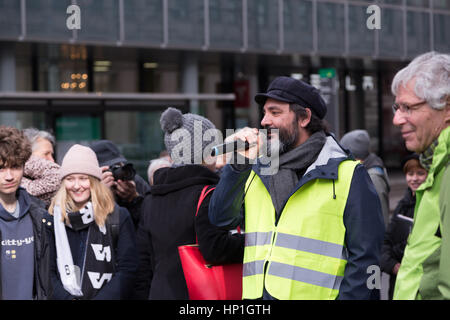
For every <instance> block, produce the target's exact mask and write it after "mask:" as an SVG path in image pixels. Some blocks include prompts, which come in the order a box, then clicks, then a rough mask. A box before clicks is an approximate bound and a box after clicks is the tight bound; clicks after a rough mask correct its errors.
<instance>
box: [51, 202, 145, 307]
mask: <svg viewBox="0 0 450 320" xmlns="http://www.w3.org/2000/svg"><path fill="white" fill-rule="evenodd" d="M119 210H120V211H119V231H118V235H119V236H118V238H117V240H116V241H114V240H113V241H114V242H115V243H114V246H115V248H114V251H115V263H116V272H115V273H114V276H113V277H112V279H111V280H110V281H109V282H108V283H107V284H106V285H105V286H104V287H102V289H101V290H100V291H99V292H98V293H97V295H96V296H95V297H94V298H93V300H119V299H120V300H125V299H129V298H130V297H131V294H132V293H131V292H132V290H133V287H134V280H135V277H134V275H135V273H136V270H137V266H138V257H137V251H136V239H135V230H134V226H133V222H132V220H131V216H130V214H129V213H128V211H127V210H126V209H125V208H120V209H119ZM45 219H46V220H47V221H48V222H50V223H49V224H48V225H47V226H46V228H45V232H46V235H47V239H48V243H49V246H48V247H49V252H50V254H49V257H50V259H49V261H50V263H49V278H50V281H51V283H52V287H53V292H52V295H51V299H54V300H73V299H74V298H75V297H74V296H72V295H71V294H70V293H69V292H68V291H66V290H65V289H64V286H63V284H62V282H61V278H60V276H59V271H58V265H57V261H56V259H57V254H56V243H55V231H54V225H53V216H51V215H50V214H49V213H47V214H46V215H45ZM66 233H67V239H68V241H69V245H70V249H71V253H72V257H73V260H74V262H75V261H80V259H81V260H82V258H80V257H83V256H84V255H85V250H86V248H85V247H83V245H85V244H86V241H87V237H88V235H87V234H88V230H87V229H84V230H80V231H75V230H72V229H71V228H69V227H66ZM75 263H76V262H75ZM78 267H79V268H80V270H81V271H82V272H83V269H82V267H83V266H82V265H78Z"/></svg>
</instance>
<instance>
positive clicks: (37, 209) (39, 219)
mask: <svg viewBox="0 0 450 320" xmlns="http://www.w3.org/2000/svg"><path fill="white" fill-rule="evenodd" d="M19 197H22V198H24V202H25V203H27V204H29V208H28V213H29V215H30V217H31V221H32V224H33V235H34V285H33V296H34V298H35V299H37V300H47V299H48V297H49V296H50V294H51V285H50V277H49V258H50V255H49V245H48V240H47V237H46V234H45V232H44V226H45V223H46V221H45V220H44V219H43V217H44V215H45V214H46V213H47V211H46V210H45V209H44V208H42V207H41V206H40V205H39V200H38V199H36V198H34V197H33V196H31V195H30V194H28V192H26V190H25V189H23V188H19V189H18V190H17V198H18V199H19ZM1 239H2V236H1V233H0V240H1ZM1 281H2V279H1V272H0V299H1V297H2V284H1Z"/></svg>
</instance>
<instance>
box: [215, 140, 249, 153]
mask: <svg viewBox="0 0 450 320" xmlns="http://www.w3.org/2000/svg"><path fill="white" fill-rule="evenodd" d="M254 145H255V144H251V145H250V144H249V143H248V141H245V142H244V141H242V140H235V141H232V142H228V143H223V144H219V145H217V146H215V147H213V148H212V150H211V156H212V157H215V156H218V155H221V154H224V153H228V152H236V151H242V150H247V149H248V148H250V147H252V146H254Z"/></svg>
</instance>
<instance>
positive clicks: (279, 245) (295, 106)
mask: <svg viewBox="0 0 450 320" xmlns="http://www.w3.org/2000/svg"><path fill="white" fill-rule="evenodd" d="M255 100H256V102H257V103H258V104H260V105H261V106H263V112H264V117H263V119H262V121H261V126H262V127H263V128H264V129H268V131H269V132H270V133H269V134H268V140H269V144H272V142H278V144H277V143H275V145H279V150H277V151H279V152H278V153H279V168H278V171H277V172H276V173H274V174H271V175H264V174H263V173H262V172H263V171H262V170H261V169H262V167H263V164H262V163H261V159H260V158H258V159H256V161H250V160H249V161H248V162H247V163H250V162H253V163H254V164H229V165H227V166H225V167H224V169H223V172H222V175H221V179H220V182H219V184H218V185H217V187H216V190H215V192H214V194H213V196H212V198H211V201H210V206H209V218H210V220H211V222H212V223H213V224H216V225H217V226H220V227H225V228H234V227H236V226H237V225H239V224H240V223H241V220H242V218H244V219H245V250H244V261H243V262H244V268H243V280H242V286H243V288H242V289H243V294H242V298H243V299H260V298H262V299H283V300H287V299H294V300H297V299H307V300H320V299H378V298H379V290H378V289H379V286H380V283H379V281H380V279H379V275H380V271H379V267H378V266H379V259H380V250H381V246H382V242H383V235H384V223H383V216H382V213H381V205H380V201H379V199H378V196H377V193H376V191H375V188H374V186H373V184H372V182H371V180H370V177H369V175H368V174H367V171H366V169H365V168H364V166H363V165H361V164H360V163H359V162H357V161H355V160H354V159H353V158H352V157H351V156H350V155H349V154H347V153H346V152H345V151H344V150H343V148H341V147H340V145H339V144H338V143H337V142H336V140H335V139H334V138H333V137H332V136H331V135H329V134H328V133H327V132H326V131H327V130H326V129H325V127H324V125H323V122H322V119H323V118H324V116H325V114H326V111H327V108H326V105H325V102H324V101H323V99H322V98H321V97H320V94H319V92H318V90H317V89H316V88H314V87H312V86H310V85H308V84H307V83H305V82H302V81H299V80H295V79H292V78H289V77H278V78H276V79H275V80H273V81H272V83H271V84H270V85H269V88H268V91H267V93H260V94H257V95H256V97H255ZM273 129H278V130H273ZM277 131H278V133H277ZM227 139H228V140H237V139H240V140H243V141H247V142H248V143H249V144H250V145H254V146H253V147H251V148H250V149H249V150H246V151H240V152H239V153H240V156H245V157H246V158H250V159H252V158H253V157H255V155H256V154H260V153H259V152H255V150H257V149H259V148H262V147H263V146H264V143H263V139H262V135H261V134H259V135H258V130H257V129H254V128H245V129H242V130H241V131H238V132H237V133H235V134H234V135H232V136H230V137H228V138H227ZM272 145H273V144H272ZM242 212H244V214H243V215H242V214H241V213H242Z"/></svg>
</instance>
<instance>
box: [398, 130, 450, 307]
mask: <svg viewBox="0 0 450 320" xmlns="http://www.w3.org/2000/svg"><path fill="white" fill-rule="evenodd" d="M449 153H450V127H448V128H446V129H445V130H443V131H442V132H441V134H440V136H439V138H438V145H437V146H436V148H435V150H434V154H433V162H432V165H431V168H430V171H429V172H428V177H427V179H426V180H425V182H424V183H423V184H422V185H421V186H420V187H419V189H417V191H416V207H415V212H414V226H413V230H412V232H411V234H410V235H409V238H408V244H407V246H406V249H405V255H404V256H403V260H402V263H401V267H400V270H399V273H398V276H397V281H396V283H395V292H394V299H398V300H405V299H450V169H449V165H448V164H449Z"/></svg>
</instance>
